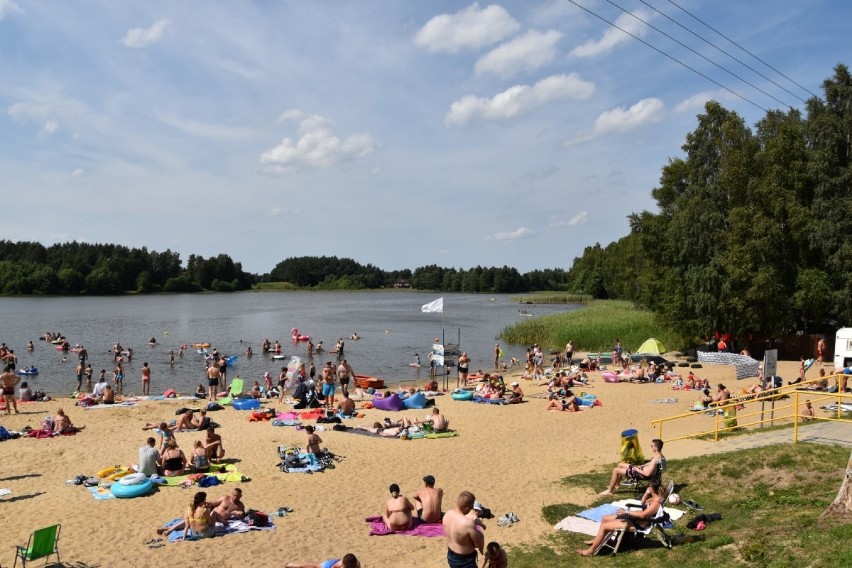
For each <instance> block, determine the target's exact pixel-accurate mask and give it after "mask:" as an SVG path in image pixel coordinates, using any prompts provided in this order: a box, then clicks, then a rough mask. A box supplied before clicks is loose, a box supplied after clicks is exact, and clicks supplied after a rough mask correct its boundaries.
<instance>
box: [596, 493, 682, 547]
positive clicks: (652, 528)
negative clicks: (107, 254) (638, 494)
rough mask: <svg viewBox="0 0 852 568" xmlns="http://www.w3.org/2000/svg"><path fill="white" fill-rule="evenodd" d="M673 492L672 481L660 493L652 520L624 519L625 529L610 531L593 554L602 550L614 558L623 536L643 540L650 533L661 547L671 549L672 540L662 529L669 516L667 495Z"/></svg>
mask: <svg viewBox="0 0 852 568" xmlns="http://www.w3.org/2000/svg"><path fill="white" fill-rule="evenodd" d="M672 491H674V481H670V482H669V484H668V486H667V487H666V489H665V490H663V492H662V495H661V497H662V499H661V501H660V510H659V511H657V514H656V515H655V516H654V518H653V519H650V520H649V521H650V522H649V521H648V520H643V521H639V520H638V519H629V518H628V519H625V523H626V525H627V526H626V527H625V528H623V529H619V530H615V531H611V532H610V533H609V534H607V535H606V536H605V537H604V539H603V542H601V544H600V545H599V546H598V547H597V548H596V549H595V552H594V553H595V554H599V553H600V552H601V551H602V550H604V549H610V550H612V556H615V555H616V553H618V550H619V548H620V547H621V541H622V540H623V539H624V535H625V534H628V533H629V534H630V535H632V536H634V537H637V538H644V537H646V536H648V535H650V534H651V533H654V534H655V535H656V536H657V538H658V539H659V540H660V542H661V543H663V546H665V547H666V548H669V549H670V548H671V547H672V539H671V537H670V536H669V535H668V534H667V533H666V531H665V530H664V529H663V525H664V524H665V523H667V522H668V521H669V514H668V513H666V511H665V502H666V500H667V499H668V498H669V495H671V494H672ZM627 506H628V507H631V506H632V507H638V505H627ZM640 522H641V523H642V524H644V523H648V525H647V526H640V525H639V523H640Z"/></svg>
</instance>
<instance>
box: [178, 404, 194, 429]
mask: <svg viewBox="0 0 852 568" xmlns="http://www.w3.org/2000/svg"><path fill="white" fill-rule="evenodd" d="M192 417H193V412H192V411H191V410H189V409H187V410H185V411H184V413H183V414H181V415H180V419H179V420H178V422H177V424H175V427H174V430H173V431H175V432H180V431H182V430H195V424H193V420H192Z"/></svg>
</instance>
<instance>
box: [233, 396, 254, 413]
mask: <svg viewBox="0 0 852 568" xmlns="http://www.w3.org/2000/svg"><path fill="white" fill-rule="evenodd" d="M231 406H233V407H234V409H236V410H255V409H257V408H260V400H258V399H256V398H235V399H234V400H233V401H232V402H231Z"/></svg>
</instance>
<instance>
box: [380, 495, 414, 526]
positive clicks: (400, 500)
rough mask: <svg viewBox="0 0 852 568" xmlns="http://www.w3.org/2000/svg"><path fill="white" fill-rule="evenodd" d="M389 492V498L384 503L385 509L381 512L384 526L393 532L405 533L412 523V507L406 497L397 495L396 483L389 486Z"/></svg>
mask: <svg viewBox="0 0 852 568" xmlns="http://www.w3.org/2000/svg"><path fill="white" fill-rule="evenodd" d="M389 491H390V494H391V496H390V497H389V498H388V499H387V500H386V501H385V509H384V511H383V512H382V518H383V519H384V521H385V525H387V527H388V528H389V529H390V530H392V531H393V532H398V531H407V530H408V529H410V528H411V526H412V524H413V522H414V517H412V515H411V512H412V511H414V505H412V504H411V501H409V500H408V497H406V496H405V495H400V494H399V485H397V484H396V483H393V484H391V486H390V488H389Z"/></svg>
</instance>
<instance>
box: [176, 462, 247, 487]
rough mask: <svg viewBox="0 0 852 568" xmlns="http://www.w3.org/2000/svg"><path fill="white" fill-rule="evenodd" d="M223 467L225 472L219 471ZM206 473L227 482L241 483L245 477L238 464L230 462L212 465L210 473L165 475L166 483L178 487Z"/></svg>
mask: <svg viewBox="0 0 852 568" xmlns="http://www.w3.org/2000/svg"><path fill="white" fill-rule="evenodd" d="M222 467H224V468H225V471H224V473H222V472H219V471H217V470H218V469H221V468H222ZM205 475H213V476H216V478H217V479H219V481H220V482H222V483H225V482H227V481H232V482H237V483H239V482H240V481H242V479H243V474H242V473H240V472H239V471H237V466H236V465H234V464H232V463H229V464H227V465H225V466H211V471H210V473H190V474H187V475H177V476H174V477H164V478H163V479H165V480H166V483H165V485H166V486H167V487H178V486H180V484H181V483H183V482H185V481H188V480H190V479H196V478H199V477H203V476H205Z"/></svg>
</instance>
